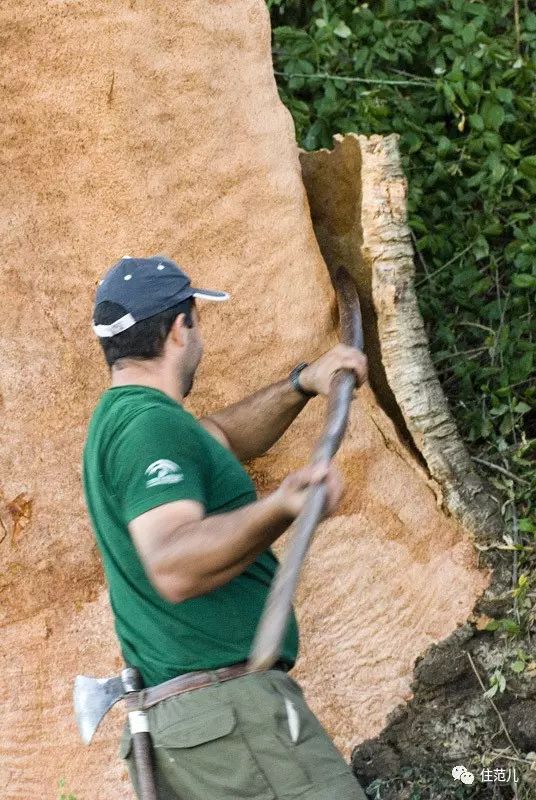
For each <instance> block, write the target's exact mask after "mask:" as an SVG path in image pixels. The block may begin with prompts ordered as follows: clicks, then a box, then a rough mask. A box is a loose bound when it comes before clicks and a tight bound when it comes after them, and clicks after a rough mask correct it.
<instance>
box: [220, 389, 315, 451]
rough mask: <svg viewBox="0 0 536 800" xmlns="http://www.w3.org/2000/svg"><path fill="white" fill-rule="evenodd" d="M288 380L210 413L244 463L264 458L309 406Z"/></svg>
mask: <svg viewBox="0 0 536 800" xmlns="http://www.w3.org/2000/svg"><path fill="white" fill-rule="evenodd" d="M307 399H308V398H307V397H303V396H302V395H301V394H300V393H299V392H297V391H296V389H294V388H293V386H292V384H291V383H290V381H289V380H288V379H284V380H281V381H278V382H277V383H272V384H270V385H269V386H266V387H265V388H264V389H259V391H258V392H255V393H254V394H252V395H249V397H245V398H244V399H243V400H240V401H239V402H238V403H233V404H232V405H230V406H227V408H223V409H221V411H216V412H215V413H214V414H210V416H209V417H207V419H209V420H212V421H213V422H215V423H216V425H218V427H219V428H221V430H222V431H223V432H224V433H225V435H226V436H227V439H228V440H229V444H230V445H231V449H232V450H233V452H234V453H235V455H236V456H237V458H239V459H240V460H241V461H248V460H249V459H251V458H255V457H256V456H259V455H262V454H263V453H265V452H266V451H267V450H269V449H270V447H271V446H272V445H273V444H275V442H277V440H278V439H279V437H280V436H282V435H283V434H284V432H285V431H286V429H287V428H288V426H289V425H290V423H291V422H292V421H293V420H294V419H295V418H296V417H297V416H298V414H299V413H300V411H301V410H302V409H303V408H304V407H305V405H306V403H307Z"/></svg>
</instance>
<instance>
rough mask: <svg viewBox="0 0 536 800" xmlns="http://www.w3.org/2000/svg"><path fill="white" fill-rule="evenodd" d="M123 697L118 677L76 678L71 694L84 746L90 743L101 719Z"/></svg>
mask: <svg viewBox="0 0 536 800" xmlns="http://www.w3.org/2000/svg"><path fill="white" fill-rule="evenodd" d="M124 695H125V690H124V688H123V682H122V680H121V678H120V677H117V678H87V677H86V676H85V675H77V676H76V678H75V681H74V692H73V700H74V713H75V716H76V723H77V725H78V730H79V731H80V736H81V737H82V741H83V742H84V744H89V743H90V742H91V740H92V739H93V736H94V734H95V731H96V730H97V728H98V727H99V725H100V722H101V720H102V718H103V717H104V716H105V714H107V713H108V711H109V710H110V709H111V707H112V706H113V705H115V703H117V701H118V700H121V698H122V697H124Z"/></svg>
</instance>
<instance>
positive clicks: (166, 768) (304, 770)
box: [120, 670, 366, 800]
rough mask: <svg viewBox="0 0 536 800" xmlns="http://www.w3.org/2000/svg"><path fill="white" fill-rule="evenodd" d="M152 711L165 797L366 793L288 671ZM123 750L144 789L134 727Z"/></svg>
mask: <svg viewBox="0 0 536 800" xmlns="http://www.w3.org/2000/svg"><path fill="white" fill-rule="evenodd" d="M147 714H148V717H149V727H150V730H151V736H152V740H153V746H154V757H155V772H156V783H157V788H158V798H159V800H298V798H299V799H300V800H366V796H365V794H364V792H363V790H362V789H361V787H360V786H359V784H358V782H357V781H356V779H355V777H354V775H353V773H352V771H351V769H350V767H349V766H348V764H347V763H346V762H345V760H344V759H343V757H342V756H341V754H340V753H339V751H338V750H337V748H336V747H335V745H334V744H333V743H332V741H331V739H330V738H329V736H328V735H327V733H326V732H325V730H324V728H323V727H322V725H321V724H320V722H319V721H318V720H317V718H316V717H315V715H314V714H313V712H312V711H311V710H310V708H309V707H308V706H307V703H306V701H305V698H304V696H303V692H302V690H301V688H300V686H299V685H298V684H297V683H296V681H295V680H293V678H291V677H290V675H288V674H287V673H285V672H282V671H280V670H268V671H266V672H261V673H253V674H251V675H244V676H242V677H240V678H235V679H233V680H230V681H225V682H223V683H215V684H214V685H213V686H207V687H206V688H204V689H196V690H195V691H192V692H185V693H184V694H181V695H178V696H176V697H171V698H169V699H168V700H163V701H162V702H160V703H158V704H157V705H156V706H153V707H152V708H150V709H149V710H148V712H147ZM120 755H121V757H122V758H125V759H126V760H127V763H128V767H129V772H130V777H131V779H132V782H133V784H134V787H135V789H136V792H137V782H136V775H135V765H134V763H133V758H132V748H131V742H130V733H129V732H128V727H127V726H125V730H124V731H123V735H122V737H121V744H120Z"/></svg>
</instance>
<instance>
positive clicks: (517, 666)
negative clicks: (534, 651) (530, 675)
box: [511, 661, 525, 672]
mask: <svg viewBox="0 0 536 800" xmlns="http://www.w3.org/2000/svg"><path fill="white" fill-rule="evenodd" d="M511 666H512V671H513V672H523V670H524V669H525V662H524V661H514V663H513V664H512V665H511Z"/></svg>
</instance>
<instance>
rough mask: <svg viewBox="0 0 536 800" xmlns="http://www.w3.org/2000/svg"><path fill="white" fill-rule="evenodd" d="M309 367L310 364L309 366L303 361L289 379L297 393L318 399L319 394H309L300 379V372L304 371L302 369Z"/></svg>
mask: <svg viewBox="0 0 536 800" xmlns="http://www.w3.org/2000/svg"><path fill="white" fill-rule="evenodd" d="M308 366H309V364H307V362H305V361H302V362H301V364H297V365H296V366H295V367H294V369H293V370H292V372H291V373H290V375H289V376H288V379H289V381H290V382H291V384H292V385H293V387H294V388H295V389H296V391H297V392H299V393H300V394H301V395H303V396H304V397H316V396H317V394H318V393H317V392H308V391H307V389H304V388H303V387H302V386H301V384H300V377H299V376H300V372H301V371H302V369H305V367H308Z"/></svg>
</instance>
